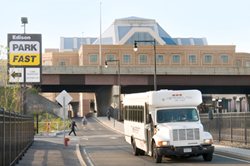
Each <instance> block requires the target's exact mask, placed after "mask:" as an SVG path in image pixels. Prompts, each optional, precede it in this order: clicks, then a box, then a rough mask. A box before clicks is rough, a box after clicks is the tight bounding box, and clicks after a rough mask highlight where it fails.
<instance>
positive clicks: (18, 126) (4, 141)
mask: <svg viewBox="0 0 250 166" xmlns="http://www.w3.org/2000/svg"><path fill="white" fill-rule="evenodd" d="M33 140H34V120H33V117H29V116H24V115H20V114H18V113H14V112H6V111H4V110H3V109H1V108H0V149H1V150H0V165H2V166H9V165H15V164H16V163H18V161H19V159H21V158H22V156H23V155H24V153H25V152H26V150H27V149H28V148H29V146H30V145H31V144H32V142H33Z"/></svg>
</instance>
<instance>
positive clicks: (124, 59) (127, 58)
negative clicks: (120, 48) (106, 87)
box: [123, 54, 131, 64]
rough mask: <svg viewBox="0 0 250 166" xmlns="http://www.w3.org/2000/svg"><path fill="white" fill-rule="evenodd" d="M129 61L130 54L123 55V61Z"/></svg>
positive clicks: (127, 62) (126, 62)
mask: <svg viewBox="0 0 250 166" xmlns="http://www.w3.org/2000/svg"><path fill="white" fill-rule="evenodd" d="M130 61H131V56H130V55H127V54H125V55H123V63H125V64H129V63H130Z"/></svg>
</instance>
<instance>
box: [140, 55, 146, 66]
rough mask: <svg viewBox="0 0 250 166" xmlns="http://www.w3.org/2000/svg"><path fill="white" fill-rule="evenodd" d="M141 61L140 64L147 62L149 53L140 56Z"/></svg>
mask: <svg viewBox="0 0 250 166" xmlns="http://www.w3.org/2000/svg"><path fill="white" fill-rule="evenodd" d="M139 58H140V59H139V63H140V64H143V63H147V62H148V59H147V58H148V56H147V55H145V54H141V55H140V56H139Z"/></svg>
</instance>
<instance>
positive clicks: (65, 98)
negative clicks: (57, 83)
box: [56, 90, 73, 106]
mask: <svg viewBox="0 0 250 166" xmlns="http://www.w3.org/2000/svg"><path fill="white" fill-rule="evenodd" d="M72 99H73V98H72V97H71V96H70V95H69V94H68V93H67V92H66V91H65V90H63V91H62V92H61V93H60V94H59V95H58V96H57V97H56V101H57V102H58V103H59V104H61V106H66V105H68V104H69V103H70V102H71V100H72Z"/></svg>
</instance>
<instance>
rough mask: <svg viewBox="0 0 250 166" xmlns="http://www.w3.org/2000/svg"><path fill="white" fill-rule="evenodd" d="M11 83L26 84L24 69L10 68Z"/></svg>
mask: <svg viewBox="0 0 250 166" xmlns="http://www.w3.org/2000/svg"><path fill="white" fill-rule="evenodd" d="M8 72H9V82H10V83H15V82H16V83H23V82H24V68H9V71H8Z"/></svg>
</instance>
